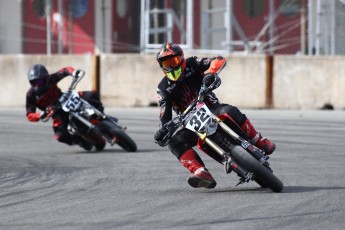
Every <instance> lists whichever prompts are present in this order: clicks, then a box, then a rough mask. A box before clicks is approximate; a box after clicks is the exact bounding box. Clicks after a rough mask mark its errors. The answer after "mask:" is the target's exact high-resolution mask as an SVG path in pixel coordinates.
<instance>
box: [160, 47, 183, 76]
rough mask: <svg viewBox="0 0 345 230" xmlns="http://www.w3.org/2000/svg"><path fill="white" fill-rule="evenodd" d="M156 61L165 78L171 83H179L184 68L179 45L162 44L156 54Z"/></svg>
mask: <svg viewBox="0 0 345 230" xmlns="http://www.w3.org/2000/svg"><path fill="white" fill-rule="evenodd" d="M156 58H157V61H158V63H159V66H160V68H161V69H162V71H163V73H164V74H165V76H167V78H168V79H169V80H171V81H179V80H182V78H183V71H184V69H185V67H186V60H185V58H184V54H183V50H182V49H181V47H180V46H179V45H176V44H173V43H170V42H169V43H164V44H163V45H162V46H161V48H160V50H159V52H158V53H157V56H156Z"/></svg>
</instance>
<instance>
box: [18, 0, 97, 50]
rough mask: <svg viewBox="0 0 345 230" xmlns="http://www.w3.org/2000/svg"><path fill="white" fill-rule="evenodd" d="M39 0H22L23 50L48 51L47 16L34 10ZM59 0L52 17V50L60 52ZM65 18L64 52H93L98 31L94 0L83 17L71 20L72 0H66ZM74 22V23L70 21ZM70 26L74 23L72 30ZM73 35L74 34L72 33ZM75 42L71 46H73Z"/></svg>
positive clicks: (54, 0) (54, 2) (54, 5)
mask: <svg viewBox="0 0 345 230" xmlns="http://www.w3.org/2000/svg"><path fill="white" fill-rule="evenodd" d="M34 2H35V0H26V1H22V4H23V19H22V20H23V26H24V28H23V43H24V44H23V49H24V50H23V52H24V53H28V54H40V53H47V30H46V23H47V20H46V17H39V16H38V15H37V14H36V13H35V12H34V10H33V4H34ZM57 2H58V1H57V0H53V1H52V3H53V8H52V18H51V25H50V26H51V32H52V40H51V44H52V47H51V50H52V53H57V51H58V48H57V41H58V33H59V24H58V22H56V21H54V16H53V15H54V14H55V16H56V13H57V11H58V9H57ZM63 9H64V17H63V21H64V23H63V29H62V31H63V37H62V42H63V53H69V52H71V53H75V54H82V53H89V52H90V53H93V52H94V47H95V42H94V37H95V32H94V28H95V25H94V21H95V20H94V1H92V0H89V1H88V11H87V12H86V14H85V15H83V16H82V17H80V18H73V20H71V21H70V20H69V15H68V3H67V1H63ZM70 23H71V24H70ZM70 26H72V30H71V33H70V34H69V32H70ZM70 35H72V36H70ZM70 44H71V46H70Z"/></svg>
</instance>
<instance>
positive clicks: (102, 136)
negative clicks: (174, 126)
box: [41, 70, 137, 152]
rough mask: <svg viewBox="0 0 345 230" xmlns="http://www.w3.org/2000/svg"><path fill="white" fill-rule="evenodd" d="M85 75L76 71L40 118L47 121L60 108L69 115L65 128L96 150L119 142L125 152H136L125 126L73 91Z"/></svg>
mask: <svg viewBox="0 0 345 230" xmlns="http://www.w3.org/2000/svg"><path fill="white" fill-rule="evenodd" d="M84 75H85V72H84V71H83V70H78V71H75V73H74V74H73V76H72V77H73V80H72V82H71V84H70V86H69V88H68V90H67V91H66V92H64V93H63V94H62V96H61V97H60V98H59V100H58V102H57V103H56V104H55V105H53V106H50V107H49V108H47V110H46V111H44V114H43V115H42V116H41V120H42V121H47V120H49V118H50V117H51V116H52V115H53V114H54V111H58V110H60V109H62V110H63V111H65V112H66V113H68V114H69V123H68V131H69V132H70V133H71V134H72V135H74V136H75V135H77V136H79V137H80V138H82V139H83V140H84V141H87V142H89V144H91V146H92V145H93V146H95V147H96V149H97V150H103V149H104V147H105V145H106V142H108V143H109V144H110V145H114V144H118V145H119V146H120V147H122V148H123V149H124V150H126V151H128V152H135V151H136V150H137V145H136V143H135V142H134V140H133V139H132V138H131V137H129V136H128V134H127V133H126V132H125V128H124V127H122V126H120V125H119V123H118V121H117V119H115V118H113V117H111V116H108V115H106V114H105V113H103V112H101V111H100V110H98V109H97V108H96V107H95V106H94V105H92V104H91V103H89V102H88V101H87V100H85V99H83V98H81V97H80V95H79V93H78V92H77V91H76V90H75V88H76V86H77V84H78V83H79V82H80V80H81V79H82V78H83V77H84Z"/></svg>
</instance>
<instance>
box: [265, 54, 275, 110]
mask: <svg viewBox="0 0 345 230" xmlns="http://www.w3.org/2000/svg"><path fill="white" fill-rule="evenodd" d="M273 60H274V58H273V55H266V97H265V98H266V101H265V105H266V108H269V109H272V108H274V104H273Z"/></svg>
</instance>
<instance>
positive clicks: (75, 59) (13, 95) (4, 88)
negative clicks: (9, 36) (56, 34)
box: [0, 55, 94, 106]
mask: <svg viewBox="0 0 345 230" xmlns="http://www.w3.org/2000/svg"><path fill="white" fill-rule="evenodd" d="M35 63H41V64H43V65H45V66H46V67H47V69H48V71H49V72H51V73H52V72H56V71H58V70H59V69H61V68H63V67H65V66H69V65H72V66H74V67H76V68H81V69H84V70H85V71H86V75H85V77H84V78H85V79H83V80H82V81H81V82H80V84H79V86H78V87H77V89H87V90H91V89H92V82H93V81H92V76H93V74H94V69H93V67H94V65H93V56H91V55H80V56H49V57H48V56H44V55H3V56H0V70H1V71H0V105H1V106H24V105H25V98H26V92H27V90H28V89H29V87H30V84H29V81H28V78H27V74H28V70H29V68H30V66H31V65H33V64H35ZM70 81H71V78H65V79H64V80H62V81H61V83H60V84H59V86H60V87H61V88H62V89H67V87H68V85H69V83H70Z"/></svg>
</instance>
